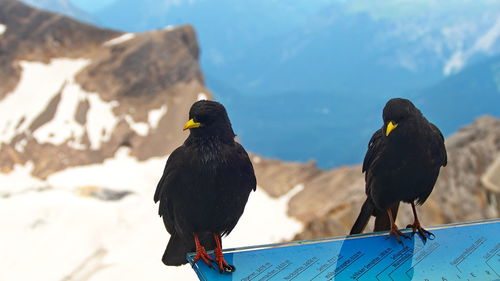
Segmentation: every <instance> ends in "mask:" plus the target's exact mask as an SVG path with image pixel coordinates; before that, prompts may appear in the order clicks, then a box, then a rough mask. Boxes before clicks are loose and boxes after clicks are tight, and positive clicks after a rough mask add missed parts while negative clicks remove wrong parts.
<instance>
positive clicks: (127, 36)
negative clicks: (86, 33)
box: [103, 33, 135, 47]
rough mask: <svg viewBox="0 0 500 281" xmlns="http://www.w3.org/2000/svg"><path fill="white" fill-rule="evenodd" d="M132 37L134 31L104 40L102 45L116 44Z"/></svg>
mask: <svg viewBox="0 0 500 281" xmlns="http://www.w3.org/2000/svg"><path fill="white" fill-rule="evenodd" d="M134 37H135V34H134V33H125V34H122V35H120V36H118V37H116V38H113V39H111V40H109V41H106V42H104V44H103V45H104V46H106V47H110V46H114V45H118V44H121V43H124V42H127V41H129V40H131V39H133V38H134Z"/></svg>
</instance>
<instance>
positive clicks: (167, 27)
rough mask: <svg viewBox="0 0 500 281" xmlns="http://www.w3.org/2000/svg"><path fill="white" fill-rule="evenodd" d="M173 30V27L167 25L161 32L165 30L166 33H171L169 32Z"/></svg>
mask: <svg viewBox="0 0 500 281" xmlns="http://www.w3.org/2000/svg"><path fill="white" fill-rule="evenodd" d="M174 29H175V26H173V25H167V26H165V27H164V28H163V30H166V31H171V30H174Z"/></svg>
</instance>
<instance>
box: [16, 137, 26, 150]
mask: <svg viewBox="0 0 500 281" xmlns="http://www.w3.org/2000/svg"><path fill="white" fill-rule="evenodd" d="M26 144H28V141H27V140H26V139H22V140H20V141H18V142H16V144H15V145H14V148H15V149H16V150H17V151H18V152H24V148H25V147H26Z"/></svg>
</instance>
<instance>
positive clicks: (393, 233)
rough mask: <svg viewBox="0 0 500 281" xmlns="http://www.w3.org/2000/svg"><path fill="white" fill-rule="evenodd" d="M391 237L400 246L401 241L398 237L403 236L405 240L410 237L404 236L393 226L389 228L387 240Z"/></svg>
mask: <svg viewBox="0 0 500 281" xmlns="http://www.w3.org/2000/svg"><path fill="white" fill-rule="evenodd" d="M391 236H394V237H395V238H396V240H397V241H398V243H400V244H402V243H403V241H401V238H399V236H403V237H404V238H406V239H410V237H409V236H408V235H406V234H404V233H403V232H401V231H400V230H399V229H398V227H397V226H396V225H395V224H393V225H392V226H391V232H389V235H388V236H387V239H389V238H391Z"/></svg>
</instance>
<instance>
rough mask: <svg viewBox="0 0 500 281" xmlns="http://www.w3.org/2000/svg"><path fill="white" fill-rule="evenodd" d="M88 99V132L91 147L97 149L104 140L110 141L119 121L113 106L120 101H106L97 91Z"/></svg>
mask: <svg viewBox="0 0 500 281" xmlns="http://www.w3.org/2000/svg"><path fill="white" fill-rule="evenodd" d="M88 100H89V103H90V108H89V111H88V113H87V124H86V125H87V133H88V136H89V140H90V147H91V148H92V149H94V150H97V149H99V148H100V147H101V143H102V142H106V141H109V139H110V138H111V133H112V132H113V129H114V128H115V126H116V124H117V123H118V118H116V116H115V115H114V114H113V108H114V107H116V106H118V102H117V101H112V102H105V101H103V100H102V99H101V97H100V96H99V94H96V93H89V94H88Z"/></svg>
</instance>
